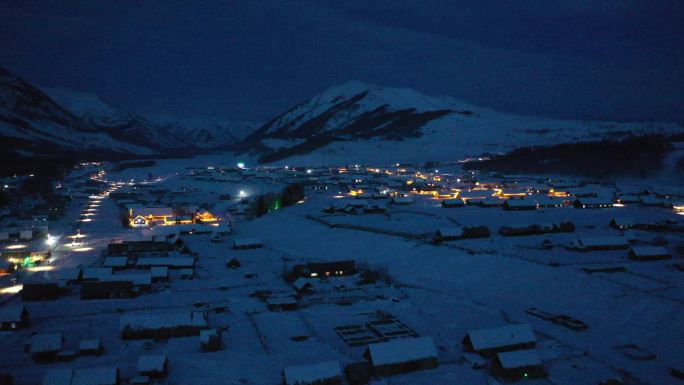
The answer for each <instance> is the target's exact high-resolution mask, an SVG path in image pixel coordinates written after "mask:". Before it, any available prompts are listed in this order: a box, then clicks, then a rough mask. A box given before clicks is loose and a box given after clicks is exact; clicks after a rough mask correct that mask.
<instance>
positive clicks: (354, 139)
mask: <svg viewBox="0 0 684 385" xmlns="http://www.w3.org/2000/svg"><path fill="white" fill-rule="evenodd" d="M672 127H673V125H671V124H653V123H650V124H648V125H646V124H642V123H611V122H584V121H571V120H557V119H549V118H544V117H529V116H516V115H510V114H504V113H500V112H497V111H493V110H490V109H486V108H481V107H476V106H472V105H469V104H467V103H464V102H462V101H459V100H456V99H453V98H450V97H434V96H426V95H423V94H421V93H419V92H417V91H415V90H411V89H398V88H384V87H378V86H373V85H369V84H364V83H361V82H357V81H352V82H349V83H346V84H343V85H340V86H335V87H332V88H330V89H328V90H326V91H324V92H323V93H321V94H319V95H317V96H315V97H313V98H312V99H310V100H309V101H307V102H304V103H301V104H299V105H297V106H295V107H293V108H291V109H289V110H288V111H286V112H284V113H283V114H281V115H279V116H277V117H275V118H274V119H272V120H271V121H269V122H268V123H266V124H264V125H263V126H261V127H260V128H258V129H257V130H255V131H254V132H253V133H252V134H250V135H249V136H247V137H246V138H245V139H244V140H243V141H242V142H240V143H239V144H238V145H237V146H235V150H236V151H237V152H238V153H243V154H250V155H252V156H254V157H255V158H257V160H258V161H260V162H263V163H272V162H285V160H287V162H288V163H292V162H301V163H302V164H303V163H306V164H326V163H343V164H344V163H364V162H386V163H395V162H424V161H427V160H440V161H446V160H457V159H461V158H463V157H467V156H473V155H479V154H482V153H485V152H505V151H509V150H511V149H513V148H517V147H524V146H530V145H541V144H550V143H557V142H571V141H576V140H579V139H583V140H597V139H600V138H603V137H605V136H608V137H613V138H615V137H622V136H625V135H631V134H640V133H641V134H643V133H653V132H662V131H663V130H668V129H672Z"/></svg>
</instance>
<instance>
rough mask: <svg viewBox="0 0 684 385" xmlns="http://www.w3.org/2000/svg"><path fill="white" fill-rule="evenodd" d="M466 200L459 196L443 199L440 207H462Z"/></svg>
mask: <svg viewBox="0 0 684 385" xmlns="http://www.w3.org/2000/svg"><path fill="white" fill-rule="evenodd" d="M465 205H466V202H465V201H464V200H463V199H461V198H452V199H443V200H442V207H444V208H453V207H464V206H465Z"/></svg>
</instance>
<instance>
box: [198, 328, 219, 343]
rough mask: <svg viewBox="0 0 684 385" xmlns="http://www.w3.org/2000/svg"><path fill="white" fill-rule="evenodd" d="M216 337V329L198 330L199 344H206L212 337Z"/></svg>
mask: <svg viewBox="0 0 684 385" xmlns="http://www.w3.org/2000/svg"><path fill="white" fill-rule="evenodd" d="M218 335H219V334H218V330H217V329H206V330H200V335H199V336H200V342H202V343H207V342H209V340H210V339H211V338H212V337H216V336H218Z"/></svg>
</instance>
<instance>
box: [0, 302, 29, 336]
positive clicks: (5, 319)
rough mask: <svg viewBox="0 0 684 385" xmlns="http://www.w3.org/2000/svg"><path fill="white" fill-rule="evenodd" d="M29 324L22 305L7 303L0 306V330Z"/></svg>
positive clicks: (13, 328)
mask: <svg viewBox="0 0 684 385" xmlns="http://www.w3.org/2000/svg"><path fill="white" fill-rule="evenodd" d="M28 325H29V313H28V311H27V310H26V308H25V307H24V306H21V305H7V304H5V305H4V306H2V307H0V331H13V330H19V329H23V328H25V327H27V326H28Z"/></svg>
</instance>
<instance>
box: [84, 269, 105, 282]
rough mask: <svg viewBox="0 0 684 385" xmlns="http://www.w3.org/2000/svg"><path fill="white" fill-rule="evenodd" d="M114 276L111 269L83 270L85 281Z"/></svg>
mask: <svg viewBox="0 0 684 385" xmlns="http://www.w3.org/2000/svg"><path fill="white" fill-rule="evenodd" d="M110 275H112V268H111V267H86V268H85V269H83V279H101V278H103V277H108V276H110Z"/></svg>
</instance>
